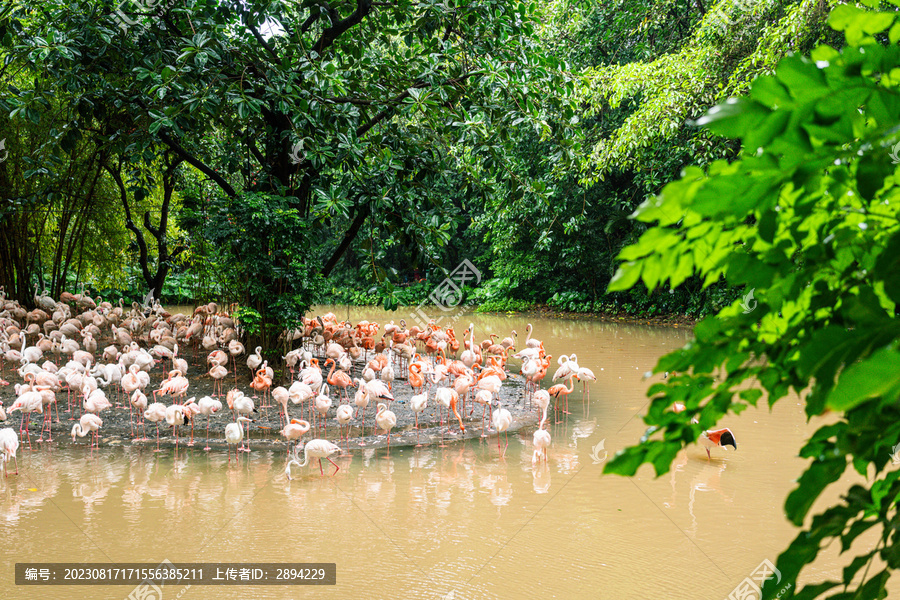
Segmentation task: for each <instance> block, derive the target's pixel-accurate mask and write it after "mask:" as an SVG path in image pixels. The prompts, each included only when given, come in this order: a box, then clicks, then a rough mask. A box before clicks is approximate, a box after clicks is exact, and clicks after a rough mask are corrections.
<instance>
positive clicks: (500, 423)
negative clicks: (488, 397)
mask: <svg viewBox="0 0 900 600" xmlns="http://www.w3.org/2000/svg"><path fill="white" fill-rule="evenodd" d="M494 404H495V406H496V407H497V409H496V410H494V412H493V417H492V419H493V421H494V429H496V430H497V450H500V434H501V433H506V446H505V447H504V448H503V450H500V456H501V457H503V456H504V455H505V454H506V448H509V428H510V426H511V425H512V414H510V412H509V411H508V410H506V409H505V408H502V407H501V406H500V401H499V400H496V401H495V403H494Z"/></svg>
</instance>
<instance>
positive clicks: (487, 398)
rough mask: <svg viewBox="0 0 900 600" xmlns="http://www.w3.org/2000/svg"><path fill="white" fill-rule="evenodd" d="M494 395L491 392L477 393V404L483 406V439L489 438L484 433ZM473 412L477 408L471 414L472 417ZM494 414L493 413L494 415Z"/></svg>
mask: <svg viewBox="0 0 900 600" xmlns="http://www.w3.org/2000/svg"><path fill="white" fill-rule="evenodd" d="M493 396H494V395H493V394H492V393H491V392H490V390H478V391H477V392H475V403H476V404H480V405H481V406H482V410H481V437H487V434H486V433H484V418H485V417H486V416H487V411H488V408H490V406H491V400H492V399H493ZM472 412H475V407H474V406H473V407H472V411H470V412H469V414H470V415H471V414H472ZM492 414H493V413H492Z"/></svg>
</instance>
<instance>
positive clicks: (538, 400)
mask: <svg viewBox="0 0 900 600" xmlns="http://www.w3.org/2000/svg"><path fill="white" fill-rule="evenodd" d="M533 398H534V402H535V404H537V405H538V409H539V410H540V411H541V412H542V413H543V414H542V416H541V426H543V425H544V421H546V420H547V407H548V406H550V392H548V391H547V390H538V391H536V392H535V393H534V396H533Z"/></svg>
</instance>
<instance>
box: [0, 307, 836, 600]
mask: <svg viewBox="0 0 900 600" xmlns="http://www.w3.org/2000/svg"><path fill="white" fill-rule="evenodd" d="M329 309H334V310H335V312H337V314H338V316H339V317H340V318H346V316H347V313H348V309H347V308H346V307H340V308H339V309H338V308H335V307H317V310H316V311H315V312H319V313H322V312H325V311H326V310H329ZM349 314H350V318H351V319H353V320H354V321H355V320H358V319H362V318H366V319H369V320H372V319H374V320H378V321H379V322H381V323H384V322H387V321H390V320H391V319H394V320H395V321H399V318H400V317H403V316H406V314H407V312H405V311H400V312H399V313H385V312H384V311H379V310H374V309H366V308H360V309H356V308H354V309H349ZM408 320H409V319H408ZM470 321H471V322H474V323H475V325H476V340H479V341H480V340H481V339H483V338H484V337H486V334H487V333H497V334H499V335H500V336H501V337H503V336H505V335H508V334H509V332H510V331H511V330H512V329H516V330H517V331H518V332H519V334H520V337H519V340H520V343H519V346H520V347H522V346H523V343H522V342H523V341H524V331H525V325H526V322H529V321H530V322H531V323H533V324H534V336H535V337H536V338H538V339H540V340H542V341H543V342H544V347H545V349H546V351H547V352H548V353H550V354H552V355H553V356H554V357H557V356H559V355H560V354H561V353H571V352H577V354H578V359H579V362H580V364H581V365H582V366H586V367H589V368H591V369H592V370H593V371H594V373H595V374H596V375H597V377H598V381H597V382H596V383H593V384H591V387H590V390H589V393H584V394H583V392H582V388H581V385H580V384H579V385H578V386H577V389H576V392H575V393H573V394H572V395H571V396H570V399H569V408H570V410H571V412H572V414H571V415H570V416H569V417H568V419H567V420H565V421H563V422H561V423H558V424H555V423H554V424H553V425H552V426H551V427H550V431H551V434H552V436H553V445H552V446H551V448H550V451H549V458H550V460H549V465H546V466H539V467H534V468H533V467H532V464H531V456H532V454H531V452H532V450H531V433H530V432H527V433H523V434H521V435H516V436H510V438H509V449H508V451H507V453H506V456H505V458H501V457H500V456H499V453H498V448H497V444H496V438H492V439H488V440H471V441H468V442H464V443H458V444H451V445H449V446H448V447H446V448H437V447H425V448H415V449H414V448H405V449H401V448H393V449H391V450H390V453H388V451H387V450H385V449H381V450H377V451H366V452H364V453H362V454H356V455H355V456H354V457H353V458H345V459H341V460H340V461H338V464H340V465H341V471H340V472H339V473H338V475H337V476H336V477H333V478H331V477H327V476H326V477H324V478H323V477H320V475H319V471H318V468H317V467H313V468H307V469H303V470H301V471H298V470H296V469H295V471H294V473H295V479H294V481H288V480H287V479H285V478H284V476H283V475H282V471H283V468H284V461H285V457H284V454H283V453H281V452H262V451H254V452H253V453H251V455H250V457H249V460H247V459H246V457H245V458H244V459H243V460H242V462H241V463H240V464H239V465H236V464H234V463H232V464H231V465H230V466H229V464H228V462H227V459H226V457H225V455H224V453H221V452H213V453H210V454H206V453H204V452H202V451H200V450H199V449H194V450H191V451H185V450H184V449H182V450H181V451H179V453H178V455H177V456H176V455H175V454H174V452H173V451H167V452H162V453H159V454H156V453H153V452H152V451H150V449H139V448H125V449H123V448H110V447H103V448H101V449H100V451H99V452H97V451H95V453H94V457H93V459H89V458H88V452H87V448H86V447H76V448H70V447H59V446H57V445H56V444H54V445H52V446H50V447H49V448H44V449H41V450H37V449H36V450H35V451H33V452H28V451H22V452H20V456H21V457H20V460H19V464H20V475H19V476H18V477H10V478H9V479H8V480H7V481H5V482H4V481H2V480H0V535H2V536H3V539H4V544H3V549H2V551H0V552H2V555H3V556H4V557H5V559H6V560H5V561H4V564H6V565H7V567H6V568H7V569H8V571H7V572H8V576H7V577H2V578H0V589H2V597H4V598H26V597H28V598H32V597H37V598H84V597H90V598H125V597H126V596H127V595H128V594H129V592H130V591H131V590H130V588H129V587H125V586H121V587H120V586H116V587H41V588H34V587H32V588H26V587H16V586H15V585H13V583H12V567H13V563H14V562H17V561H18V562H73V561H88V562H147V563H153V564H157V563H159V562H160V561H162V560H163V559H168V560H171V561H173V562H179V561H183V562H210V563H215V562H303V561H309V562H334V563H337V580H338V585H337V586H335V587H316V588H314V589H313V588H309V589H296V588H293V587H288V586H284V587H280V586H279V587H275V586H258V587H254V588H252V590H248V589H246V588H239V587H208V586H206V587H200V586H194V587H192V588H190V589H188V590H182V589H181V588H180V587H177V586H176V587H170V586H169V587H167V588H166V589H165V590H164V592H165V593H164V596H163V597H164V598H167V599H168V598H175V597H176V596H177V595H178V594H179V593H181V596H180V597H181V598H186V599H188V600H191V599H194V598H198V599H199V598H246V597H252V598H297V597H301V596H308V595H311V594H316V596H317V597H323V598H350V597H352V598H383V597H397V598H445V597H446V598H456V599H459V598H523V597H527V598H536V597H545V598H583V597H591V598H610V599H627V598H635V599H638V598H641V599H643V598H668V599H680V598H684V599H695V598H723V597H726V596H727V595H728V594H729V593H730V592H731V591H732V590H733V589H734V587H735V586H736V585H737V584H738V583H740V582H741V581H742V580H743V579H744V578H745V577H748V576H749V575H750V574H751V573H752V572H753V571H754V570H755V568H756V567H757V565H759V564H760V563H761V562H762V561H763V560H764V559H769V560H771V561H773V562H774V561H775V559H776V557H777V555H778V554H779V553H780V552H781V551H782V550H783V549H784V548H786V547H787V545H788V543H789V542H790V540H792V539H793V537H794V535H795V534H796V531H795V530H794V529H793V527H792V526H790V525H789V524H788V523H787V522H786V520H785V518H784V516H783V511H782V504H783V502H784V498H785V496H786V495H787V493H788V492H789V491H790V490H791V489H792V488H793V483H792V482H793V480H794V479H795V478H796V477H797V476H798V475H799V474H800V473H801V471H802V469H803V466H804V462H805V461H803V460H800V459H798V458H797V457H796V453H797V449H798V448H799V447H800V445H801V443H802V441H803V440H804V439H805V438H806V437H807V436H808V435H809V434H810V433H811V431H812V430H813V429H814V427H816V426H817V425H818V424H817V423H812V424H807V423H806V422H805V418H804V415H803V413H802V408H801V406H800V403H799V401H798V400H796V399H795V400H783V401H781V402H780V403H779V404H777V405H776V406H775V408H774V410H773V411H771V412H769V411H768V409H767V408H765V407H763V408H760V409H756V410H755V409H752V408H751V409H748V410H747V411H745V412H744V413H743V414H741V415H740V416H739V417H733V416H732V417H728V418H727V419H726V420H725V421H724V422H723V426H728V427H730V428H731V429H732V430H733V431H734V432H735V435H736V437H737V440H738V448H739V450H738V451H737V452H731V451H728V452H727V453H726V452H724V451H720V452H719V453H718V454H715V453H714V456H713V459H712V460H711V461H707V457H706V453H705V452H704V450H703V449H702V448H700V447H689V448H687V449H686V450H685V451H683V452H682V453H681V454H679V456H678V459H677V461H676V463H675V465H674V466H673V470H672V472H671V473H670V474H667V475H665V476H663V477H661V478H659V479H654V478H653V472H652V469H650V468H647V467H645V468H643V469H642V470H641V471H640V472H639V475H638V476H637V477H634V478H633V479H626V478H621V477H614V476H605V475H603V474H602V467H603V459H604V458H606V457H607V454H606V452H604V451H600V450H599V449H598V444H600V442H601V441H602V442H603V446H604V448H605V451H608V452H609V453H610V454H612V453H614V452H615V451H616V450H618V449H620V448H622V447H624V446H626V445H628V444H629V443H632V442H634V441H635V440H636V439H638V438H639V437H640V435H641V434H642V433H643V431H644V429H645V426H644V424H643V422H642V421H641V419H640V417H639V415H640V414H641V412H642V410H643V409H644V407H645V406H646V404H647V399H646V397H645V391H646V389H647V387H648V385H649V384H650V383H652V382H653V381H655V380H658V379H659V378H654V379H652V380H650V381H648V380H645V379H644V373H645V372H647V371H649V370H651V369H652V367H653V366H654V364H655V363H656V361H657V359H658V358H659V357H660V356H661V355H662V354H664V353H666V352H669V351H671V350H673V349H675V348H678V347H680V346H682V345H683V344H684V343H685V342H686V341H687V340H688V339H689V338H690V332H689V331H686V330H684V329H677V328H657V327H642V326H634V325H619V324H614V323H605V322H599V321H593V320H588V319H579V320H564V319H546V318H531V319H525V318H524V317H518V316H513V317H507V316H504V315H468V314H466V315H462V316H461V317H460V319H459V320H458V321H457V322H456V325H455V328H456V332H457V334H458V335H461V333H462V331H463V330H464V329H465V327H466V326H467V325H468V323H469V322H470ZM554 363H555V359H554ZM547 385H549V377H548V380H547V381H545V386H547ZM595 449H598V450H596V451H595ZM326 468H329V469H330V468H331V467H330V465H327V463H326ZM328 472H330V471H326V473H328ZM831 498H832V497H829V499H831ZM824 558H825V560H821V561H820V562H819V563H817V564H816V565H815V568H814V569H811V570H809V571H808V572H807V573H808V576H809V577H811V578H813V579H815V580H821V579H825V578H839V577H840V569H839V566H840V565H841V564H842V561H838V557H837V554H836V552H832V553H829V554H827V555H826V556H825V557H824ZM248 595H249V596H248Z"/></svg>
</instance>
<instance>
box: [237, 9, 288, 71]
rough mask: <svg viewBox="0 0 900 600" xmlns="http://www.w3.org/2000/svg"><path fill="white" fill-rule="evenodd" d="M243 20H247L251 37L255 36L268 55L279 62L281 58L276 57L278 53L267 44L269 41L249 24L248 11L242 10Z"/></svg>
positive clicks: (276, 62)
mask: <svg viewBox="0 0 900 600" xmlns="http://www.w3.org/2000/svg"><path fill="white" fill-rule="evenodd" d="M244 20H245V21H246V22H247V29H249V30H250V33H252V34H253V37H254V38H256V41H257V42H259V45H260V46H262V47H263V48H265V49H266V50H267V51H268V52H269V56H271V57H272V60H274V61H275V64H276V65H278V64H281V59H279V58H278V54H276V53H275V50H274V49H273V48H272V47H271V46H270V45H269V43H268V42H267V41H266V40H265V38H263V36H262V35H260V33H259V31H258V30H257V29H256V27H254V26H253V25H251V24H250V12H249V11H244Z"/></svg>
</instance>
